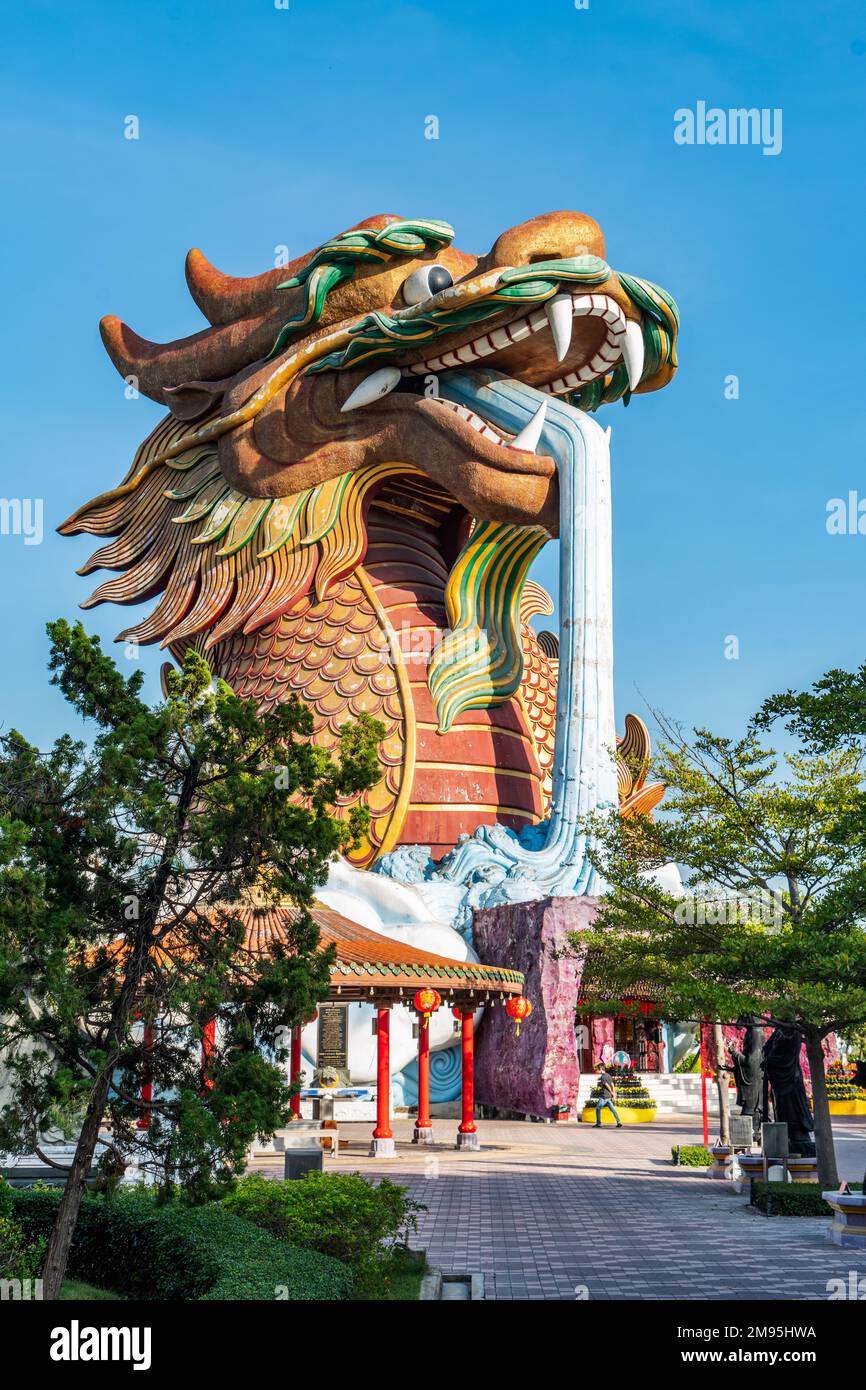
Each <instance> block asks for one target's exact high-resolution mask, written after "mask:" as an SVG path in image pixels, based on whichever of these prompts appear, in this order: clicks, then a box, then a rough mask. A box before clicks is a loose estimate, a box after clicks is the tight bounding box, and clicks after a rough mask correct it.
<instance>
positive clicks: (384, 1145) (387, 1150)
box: [370, 1136, 397, 1158]
mask: <svg viewBox="0 0 866 1390" xmlns="http://www.w3.org/2000/svg"><path fill="white" fill-rule="evenodd" d="M396 1153H397V1150H396V1148H395V1147H394V1139H393V1136H392V1137H390V1138H388V1139H373V1140H371V1142H370V1157H371V1158H394V1157H395V1156H396Z"/></svg>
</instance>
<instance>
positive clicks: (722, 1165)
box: [710, 1144, 734, 1182]
mask: <svg viewBox="0 0 866 1390" xmlns="http://www.w3.org/2000/svg"><path fill="white" fill-rule="evenodd" d="M710 1153H711V1154H712V1156H713V1166H712V1168H711V1169H710V1177H711V1178H721V1179H723V1180H724V1181H725V1182H727V1181H728V1180H729V1179H730V1178H731V1177H732V1176H733V1171H734V1150H733V1148H732V1147H731V1145H730V1144H714V1145H713V1147H712V1148H711V1149H710Z"/></svg>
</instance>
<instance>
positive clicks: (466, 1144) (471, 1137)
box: [456, 1129, 481, 1151]
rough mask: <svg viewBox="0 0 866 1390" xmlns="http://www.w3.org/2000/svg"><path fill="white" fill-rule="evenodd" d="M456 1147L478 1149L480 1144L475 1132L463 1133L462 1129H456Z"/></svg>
mask: <svg viewBox="0 0 866 1390" xmlns="http://www.w3.org/2000/svg"><path fill="white" fill-rule="evenodd" d="M456 1147H457V1148H458V1149H470V1150H472V1151H475V1150H476V1149H480V1148H481V1144H480V1143H479V1140H478V1135H477V1133H471V1134H464V1133H463V1131H462V1130H459V1129H458V1131H457V1145H456Z"/></svg>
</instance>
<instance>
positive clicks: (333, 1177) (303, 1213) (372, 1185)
mask: <svg viewBox="0 0 866 1390" xmlns="http://www.w3.org/2000/svg"><path fill="white" fill-rule="evenodd" d="M223 1206H224V1207H225V1208H226V1209H227V1210H228V1211H231V1212H234V1213H235V1215H236V1216H240V1217H243V1218H244V1220H245V1221H252V1222H253V1223H254V1224H255V1225H256V1226H260V1227H261V1228H262V1229H263V1230H266V1231H269V1232H270V1234H271V1235H273V1236H278V1237H279V1238H281V1239H282V1240H285V1241H288V1243H289V1244H290V1245H295V1246H300V1247H302V1248H303V1249H305V1250H318V1251H320V1252H321V1253H322V1254H323V1255H331V1256H332V1257H333V1258H334V1259H338V1260H343V1261H345V1263H346V1264H349V1265H352V1266H353V1267H357V1266H359V1265H362V1264H363V1263H364V1262H365V1261H366V1260H370V1259H372V1258H374V1257H375V1256H376V1255H377V1254H379V1253H381V1251H382V1247H383V1244H384V1245H389V1246H390V1245H392V1244H395V1243H396V1244H407V1243H408V1238H409V1235H410V1233H411V1232H413V1231H415V1230H417V1227H418V1218H417V1213H418V1212H419V1211H425V1210H426V1208H425V1207H423V1206H422V1205H421V1204H420V1203H418V1202H414V1201H413V1200H412V1199H411V1198H410V1197H408V1196H407V1195H406V1189H405V1188H404V1187H401V1186H400V1185H399V1184H398V1183H394V1182H391V1181H390V1180H389V1179H388V1178H382V1179H380V1180H379V1181H378V1182H373V1181H372V1180H371V1179H370V1178H365V1177H363V1176H362V1175H361V1174H360V1173H316V1172H313V1173H307V1174H306V1176H305V1177H303V1178H300V1179H296V1180H294V1181H292V1182H281V1181H279V1180H278V1179H276V1178H265V1177H262V1176H261V1174H259V1173H250V1174H248V1175H247V1176H246V1177H244V1178H241V1179H240V1181H239V1182H238V1184H237V1186H236V1187H235V1190H234V1192H232V1193H230V1194H229V1196H227V1197H225V1198H224V1199H223Z"/></svg>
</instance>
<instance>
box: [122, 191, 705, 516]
mask: <svg viewBox="0 0 866 1390" xmlns="http://www.w3.org/2000/svg"><path fill="white" fill-rule="evenodd" d="M452 236H453V232H452V229H451V228H450V227H449V226H448V225H447V223H444V222H439V221H433V220H423V219H422V220H417V221H402V220H400V219H398V218H396V217H389V216H378V217H372V218H368V219H367V220H366V221H364V222H362V223H359V224H358V226H357V227H354V228H353V229H352V230H350V231H348V232H343V233H342V234H340V235H339V236H336V237H334V238H332V239H331V240H330V241H327V242H325V244H324V245H323V246H320V247H319V248H318V250H316V251H315V252H314V253H312V254H310V255H307V256H303V257H301V258H299V259H298V260H297V261H294V262H292V263H291V264H289V265H287V266H283V267H280V268H277V269H274V270H270V271H267V272H266V273H265V274H263V275H259V276H254V277H251V278H249V279H235V278H232V277H230V276H226V275H222V274H220V273H219V272H218V271H216V270H215V269H214V268H213V267H212V266H211V265H209V263H208V262H207V261H206V260H205V258H204V257H203V256H202V255H201V253H200V252H199V251H195V250H194V251H191V252H190V254H189V256H188V258H187V280H188V283H189V287H190V291H191V293H192V296H193V298H194V300H195V301H196V303H197V304H198V306H199V307H200V308H201V310H202V312H203V313H204V314H205V315H206V317H207V318H208V320H209V321H210V323H211V325H212V326H211V327H210V328H209V329H205V330H204V331H203V332H200V333H196V334H194V335H193V336H192V337H190V338H185V339H183V340H180V341H177V342H172V343H167V344H155V343H150V342H146V341H145V340H144V339H142V338H140V337H138V336H137V335H136V334H135V333H133V332H132V331H131V330H130V329H129V328H127V327H126V326H125V325H124V324H123V323H121V322H120V321H119V320H118V319H116V318H114V317H107V318H105V319H103V321H102V325H101V329H102V335H103V339H104V341H105V344H106V347H107V349H108V352H109V354H110V356H111V358H112V360H113V362H114V363H115V365H116V366H117V368H118V370H119V371H120V372H121V373H122V374H123V376H124V377H127V378H132V379H134V381H135V382H136V384H137V386H138V388H139V389H140V390H141V391H142V392H144V393H145V394H146V395H148V396H150V397H151V398H152V399H154V400H156V401H160V402H162V403H164V404H165V405H167V406H168V407H169V409H170V410H171V411H172V413H173V415H174V416H175V417H176V418H177V419H178V420H181V421H184V422H186V423H187V424H188V425H189V426H190V428H189V429H188V430H186V431H184V432H183V433H182V434H181V436H180V438H176V439H175V440H174V441H173V444H172V446H171V448H170V449H168V450H166V458H171V457H178V456H181V455H183V454H184V453H187V452H188V451H189V450H191V449H195V448H199V447H201V446H204V445H210V446H212V447H214V446H215V448H216V452H217V456H218V459H219V464H220V468H221V471H222V476H223V478H224V479H225V481H226V483H227V484H228V485H229V486H230V487H231V488H233V489H235V490H236V492H237V493H239V494H241V495H242V496H244V497H249V498H259V499H264V498H287V497H291V496H295V495H297V494H299V493H302V492H306V491H307V490H309V489H311V488H315V487H317V486H318V485H320V484H322V483H327V482H329V481H330V480H332V479H334V478H336V477H338V476H342V475H346V474H350V473H353V472H355V471H357V470H359V469H367V468H369V466H370V465H375V464H381V463H385V462H387V461H390V460H394V459H399V460H402V461H403V462H404V463H408V464H410V465H414V466H415V467H417V469H419V470H420V471H421V472H422V473H424V474H426V476H427V477H428V478H430V479H432V480H433V481H434V482H435V483H436V484H438V485H439V486H440V487H441V488H442V489H443V490H444V491H445V492H447V493H448V494H449V495H450V496H452V497H453V498H454V500H455V502H456V503H457V504H458V505H459V506H460V507H462V508H464V509H465V511H466V512H467V513H468V514H469V515H470V516H472V517H475V518H479V519H485V520H496V521H507V522H510V523H512V524H517V525H540V526H543V527H544V528H545V530H546V531H547V532H548V533H549V534H551V535H555V534H556V533H557V530H558V507H557V486H556V473H555V468H554V464H553V461H552V460H551V459H550V458H549V457H547V456H545V455H543V454H541V455H539V454H536V453H535V452H534V448H533V441H532V439H531V438H529V440H525V439H523V438H522V437H517V438H516V439H515V438H513V437H509V436H508V435H505V434H503V433H502V432H501V431H499V430H497V429H496V428H494V427H493V426H492V425H491V424H490V423H488V422H487V421H485V420H484V419H482V418H481V417H480V416H479V415H478V414H476V413H474V412H471V411H469V410H467V409H466V408H461V407H459V406H456V405H454V404H452V403H451V402H449V401H447V400H445V399H443V397H442V396H441V395H440V393H439V389H438V386H439V382H440V380H441V378H442V377H443V375H444V374H445V373H447V372H448V371H449V370H452V369H455V368H457V369H461V368H465V367H466V366H467V365H471V364H478V365H483V366H484V367H485V368H489V369H493V370H494V371H496V372H501V373H502V374H503V375H505V376H508V377H512V378H517V379H518V380H520V381H522V382H525V383H527V384H528V385H530V386H534V387H536V388H537V389H539V390H542V391H544V392H549V393H553V394H554V395H557V396H560V397H564V398H566V399H567V400H568V401H569V402H570V403H571V404H574V405H576V406H578V407H580V408H582V409H590V410H594V409H595V408H596V407H597V406H598V405H600V404H602V403H606V402H609V401H614V400H617V399H624V400H625V401H626V403H627V402H628V399H629V397H630V395H631V394H632V393H633V392H644V391H651V390H655V389H656V388H658V387H660V386H663V385H665V384H666V383H667V382H668V381H669V380H670V378H671V377H672V375H673V373H674V371H675V370H676V353H675V340H676V333H677V327H678V316H677V310H676V306H675V304H674V302H673V300H672V299H671V298H670V297H669V296H668V295H667V294H666V293H665V292H664V291H663V290H661V289H659V288H658V287H657V286H655V285H653V284H651V283H650V282H649V281H646V280H638V279H636V278H634V277H633V276H630V275H626V274H623V273H619V274H617V272H615V271H613V270H612V269H611V268H610V266H609V265H608V264H607V262H606V260H605V250H604V240H603V237H602V234H601V230H600V228H599V227H598V224H597V223H596V222H594V221H593V220H592V218H590V217H586V216H584V215H582V214H580V213H575V212H551V213H547V214H545V215H543V216H541V217H536V218H533V219H532V220H531V221H528V222H524V223H521V224H520V225H518V226H516V227H512V228H511V229H510V230H509V231H506V232H504V233H503V234H502V235H501V236H500V237H499V238H498V239H497V240H496V242H495V243H494V245H493V246H492V248H491V250H490V251H489V252H488V253H487V255H485V256H481V257H476V256H472V255H468V254H466V253H465V252H462V251H458V250H457V249H456V248H455V247H453V246H452V245H451V240H452ZM200 421H204V423H198V424H196V422H200Z"/></svg>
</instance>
